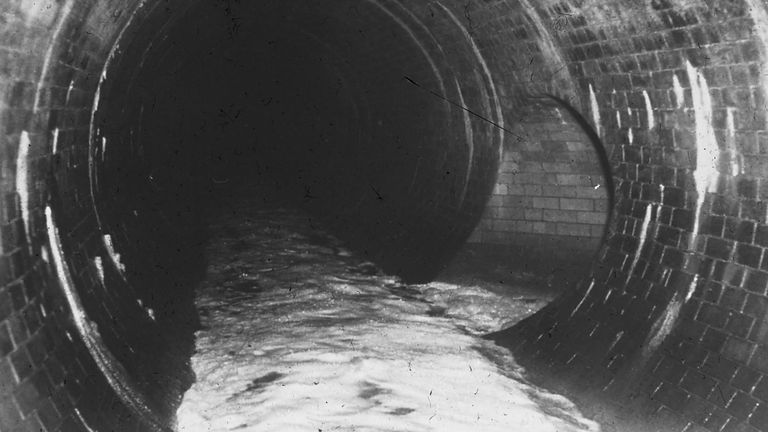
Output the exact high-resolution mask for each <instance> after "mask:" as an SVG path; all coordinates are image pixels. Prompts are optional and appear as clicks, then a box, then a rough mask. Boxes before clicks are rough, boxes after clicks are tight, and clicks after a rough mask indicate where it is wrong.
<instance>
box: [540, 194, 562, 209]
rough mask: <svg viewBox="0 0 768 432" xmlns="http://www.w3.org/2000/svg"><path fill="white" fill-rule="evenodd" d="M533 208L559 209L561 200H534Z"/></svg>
mask: <svg viewBox="0 0 768 432" xmlns="http://www.w3.org/2000/svg"><path fill="white" fill-rule="evenodd" d="M533 207H535V208H539V209H559V208H560V200H559V199H558V198H543V197H542V198H539V197H534V198H533Z"/></svg>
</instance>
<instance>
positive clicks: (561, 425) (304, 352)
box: [178, 200, 600, 432]
mask: <svg viewBox="0 0 768 432" xmlns="http://www.w3.org/2000/svg"><path fill="white" fill-rule="evenodd" d="M210 229H211V233H210V234H211V237H210V238H211V239H212V240H210V242H209V244H208V246H207V250H206V254H207V259H208V270H207V276H206V279H205V280H204V281H203V282H202V283H201V285H200V287H199V289H198V291H197V294H196V305H197V308H198V312H199V314H200V317H201V323H202V329H201V330H200V331H198V332H197V334H196V337H197V341H196V352H195V354H194V355H193V357H192V367H193V369H194V372H195V374H196V376H197V381H196V382H195V384H194V385H193V386H192V388H191V389H190V390H189V391H188V392H187V393H186V395H185V396H184V399H183V401H182V404H181V407H180V409H179V411H178V430H180V431H190V432H191V431H228V430H237V431H243V430H249V431H257V430H264V431H275V430H280V431H289V430H302V431H308V430H312V431H335V430H343V431H353V430H354V431H426V430H439V431H469V430H478V431H494V430H498V431H508V430H526V431H553V432H554V431H559V432H565V431H599V430H600V427H599V425H597V424H596V423H595V422H593V421H591V420H589V419H587V418H585V417H583V416H582V415H581V413H580V412H579V411H578V409H577V408H576V407H575V405H574V404H573V403H572V402H571V401H569V400H568V399H567V398H565V397H563V396H561V395H557V394H553V393H550V392H548V391H546V390H544V389H542V388H538V387H536V386H534V385H532V384H531V383H529V382H528V381H527V380H526V379H525V371H524V370H523V369H522V368H521V367H520V366H518V365H517V364H515V363H514V360H513V359H511V356H510V355H509V352H508V351H506V350H505V349H503V348H500V347H498V346H496V345H494V344H493V343H492V342H490V341H485V340H483V339H481V336H482V335H483V334H486V333H488V332H491V331H495V330H499V329H501V328H506V327H508V326H510V325H513V324H514V323H515V322H517V321H519V320H521V319H523V318H525V317H526V316H528V315H530V314H532V313H533V312H535V311H536V310H538V309H539V308H541V307H542V306H543V305H544V304H546V303H547V302H548V301H549V300H551V297H552V295H553V291H552V290H551V289H549V290H547V289H541V285H542V284H545V280H543V279H541V278H537V277H535V276H533V275H532V274H529V273H523V272H520V273H518V274H516V275H513V274H509V273H508V272H507V273H506V274H505V276H504V277H505V280H500V279H499V275H500V274H504V272H501V273H499V272H498V271H496V272H495V273H494V270H498V269H494V268H491V267H493V266H490V267H489V268H488V269H486V270H487V271H485V274H486V276H489V277H486V278H481V277H478V275H477V274H474V275H468V274H467V273H466V272H456V271H454V272H451V271H448V272H446V273H445V275H446V276H445V277H444V278H442V279H440V280H438V281H436V282H432V283H429V284H424V285H405V284H402V283H400V282H399V281H398V279H397V278H395V277H392V276H388V275H385V274H383V273H382V272H381V271H380V270H379V269H378V268H377V267H376V266H375V265H374V264H372V263H370V262H367V261H365V260H364V259H362V258H360V257H358V256H357V255H356V254H355V253H353V252H352V251H350V250H347V249H346V248H345V247H344V246H343V245H342V243H341V242H340V241H339V240H337V239H336V238H334V237H333V236H331V235H330V234H328V233H327V232H325V231H323V230H322V229H321V228H320V227H319V226H318V225H317V222H316V221H314V220H313V219H312V218H310V217H308V216H307V215H305V214H303V213H301V212H300V211H294V210H286V209H281V208H266V207H264V205H263V203H260V202H257V200H253V201H252V202H248V203H244V202H239V203H237V204H236V205H227V206H224V207H222V209H221V210H220V211H219V212H218V213H217V214H216V215H215V216H214V217H213V218H212V221H211V228H210ZM473 255H475V254H474V253H470V254H469V255H467V256H473ZM460 261H463V262H465V263H466V261H467V260H466V259H460ZM460 267H461V265H454V266H453V268H460ZM462 275H463V276H462Z"/></svg>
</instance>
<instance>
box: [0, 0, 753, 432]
mask: <svg viewBox="0 0 768 432" xmlns="http://www.w3.org/2000/svg"><path fill="white" fill-rule="evenodd" d="M138 3H139V2H133V1H131V2H126V1H100V2H96V1H90V0H68V1H64V2H52V1H51V2H39V3H30V2H27V1H11V2H5V4H3V5H2V6H0V7H1V8H3V10H2V11H3V12H4V14H3V19H4V20H5V22H4V24H3V26H2V46H1V47H0V55H1V56H2V60H3V61H2V62H0V65H2V66H0V82H2V84H3V86H2V88H1V89H0V100H2V105H0V110H2V123H1V124H0V132H1V133H0V136H1V137H2V140H3V143H2V146H0V163H1V165H0V169H1V170H2V171H0V188H2V206H1V207H2V213H0V217H1V218H2V220H0V224H1V225H2V229H0V236H1V237H0V240H1V241H0V245H1V246H2V256H1V257H0V401H2V402H0V431H5V430H47V431H52V430H86V429H87V428H88V427H92V428H93V429H95V430H112V429H117V430H124V429H128V428H130V429H140V430H162V429H163V428H166V427H167V426H168V424H169V423H168V422H167V421H163V420H158V419H157V418H154V419H153V417H152V416H151V415H149V416H148V415H146V414H148V413H149V414H152V413H157V412H160V413H162V412H163V409H164V408H163V407H171V406H172V405H173V404H172V400H171V401H168V400H166V399H173V396H172V395H169V394H152V391H151V390H148V388H150V387H151V384H153V383H156V382H153V381H148V380H147V374H149V373H151V372H152V370H148V369H145V368H144V367H143V366H144V365H145V364H146V363H147V362H146V359H142V358H141V357H142V356H146V353H147V352H153V350H147V349H146V346H145V345H143V343H144V342H145V340H144V339H142V338H141V335H142V334H147V335H150V334H154V335H157V334H165V333H167V332H166V331H163V330H162V329H163V328H164V327H163V326H162V325H161V324H159V323H157V322H156V321H154V320H153V319H152V317H151V315H150V314H148V311H147V310H146V309H145V307H144V306H142V304H140V302H136V301H132V300H133V299H134V298H136V296H135V294H134V293H132V292H131V289H130V287H129V286H127V285H125V284H124V281H122V276H121V274H120V271H119V270H120V268H119V265H117V264H119V260H117V261H118V262H115V261H116V260H115V254H114V252H115V251H111V250H110V242H109V241H108V240H107V239H105V238H104V236H103V235H104V234H111V233H104V232H102V231H100V230H99V228H98V226H97V225H98V224H97V221H95V220H94V216H93V215H92V214H91V213H90V212H89V210H88V207H89V206H90V201H89V199H90V198H89V196H88V190H89V187H88V175H87V170H88V168H87V167H88V156H89V149H88V141H89V138H90V136H91V131H90V127H91V124H90V120H91V108H92V107H93V103H94V97H95V89H96V85H97V83H98V78H99V77H101V76H102V71H103V66H104V64H105V62H106V61H107V59H108V58H109V55H110V51H111V48H112V47H113V46H114V42H115V41H116V40H117V39H118V38H119V37H120V32H121V30H122V29H123V28H124V27H125V25H126V24H127V23H128V22H129V20H130V19H131V17H134V18H135V19H136V20H137V22H143V23H144V24H145V26H146V29H153V28H154V29H158V32H160V30H159V29H161V28H162V27H163V26H164V25H165V23H167V22H169V21H170V20H172V19H176V18H178V17H180V16H182V13H181V12H180V11H181V9H183V8H180V7H179V6H178V4H174V3H173V2H171V3H170V4H167V3H166V2H147V3H146V4H145V5H144V8H141V9H134V8H135V7H137V5H138ZM159 4H162V5H163V7H162V8H161V7H157V9H153V7H156V6H157V5H159ZM381 4H386V5H387V7H390V8H392V9H393V10H394V9H397V10H401V9H404V10H405V11H406V12H402V13H401V15H399V18H400V19H401V21H403V20H405V21H403V22H406V27H407V28H410V30H411V31H412V32H414V34H419V35H420V36H419V37H427V38H429V37H430V35H432V36H434V35H439V34H443V33H450V34H453V35H457V34H458V35H463V34H464V32H466V35H468V36H469V38H468V39H462V38H458V37H456V36H454V37H456V40H461V44H459V43H455V44H450V46H446V47H443V48H446V50H445V51H443V52H444V53H445V52H449V53H450V55H446V57H447V59H446V60H445V63H441V66H440V67H441V68H445V69H449V68H450V66H451V65H452V66H453V67H455V68H456V69H459V70H461V71H462V73H463V75H462V74H459V76H462V77H464V78H467V77H471V76H472V75H473V74H474V75H475V76H480V75H482V74H483V73H484V72H487V73H488V76H489V77H491V80H492V83H491V84H492V85H490V86H489V88H490V89H492V90H493V92H490V91H488V90H487V89H483V88H482V87H483V86H482V85H478V84H474V85H473V87H477V88H478V90H477V92H475V93H473V94H474V96H473V97H472V98H468V100H470V101H471V103H472V104H473V105H478V106H480V108H484V109H485V110H484V113H486V114H487V113H493V112H494V108H493V107H492V106H490V103H488V105H489V106H486V107H482V105H483V104H484V103H487V101H488V100H492V99H494V97H493V96H494V95H493V94H491V93H494V94H496V95H497V96H498V100H499V101H500V103H501V110H502V114H503V117H500V118H495V119H491V120H493V121H495V122H497V123H503V124H499V125H500V126H505V125H515V124H518V123H525V119H524V116H523V115H522V114H521V112H523V111H524V110H520V109H519V108H520V107H525V106H527V105H529V104H530V101H531V98H535V99H536V100H538V99H540V98H541V97H542V96H546V95H551V96H553V97H555V98H557V99H558V100H559V101H561V102H560V103H561V105H562V106H563V107H564V108H565V109H569V110H573V111H575V112H577V113H579V114H580V115H581V116H582V117H584V118H586V119H587V120H588V121H589V123H590V127H589V129H590V130H592V131H594V133H595V134H596V137H597V139H598V141H599V142H601V143H602V144H603V146H604V147H605V148H608V149H611V152H610V155H611V160H610V162H611V168H612V173H613V180H614V182H615V186H616V187H615V191H616V205H615V206H614V207H613V208H611V209H609V210H608V213H609V214H610V215H612V218H611V222H610V225H609V227H610V235H609V236H608V238H607V241H606V243H605V244H604V245H603V246H602V248H601V250H600V253H599V258H598V259H597V260H596V261H595V262H594V263H593V266H592V271H591V275H590V277H588V278H587V279H586V280H584V281H583V283H582V284H581V285H580V287H579V289H577V290H575V291H574V292H570V293H567V294H566V295H565V296H563V297H561V298H559V299H557V300H556V301H554V302H553V303H552V304H551V305H549V306H548V307H547V308H545V309H544V310H542V311H541V312H539V313H538V314H536V315H534V316H533V317H531V318H530V319H528V320H526V321H524V322H523V323H521V324H520V325H518V326H517V327H515V328H512V329H510V330H508V331H505V332H503V333H499V334H496V335H494V336H493V337H494V338H495V339H496V340H497V341H498V342H499V343H501V344H504V345H506V346H509V347H510V348H511V349H512V350H513V352H514V354H515V356H516V358H517V359H518V360H519V361H520V362H521V363H523V364H524V365H526V366H529V367H530V369H531V370H534V371H538V372H540V376H539V379H541V380H543V381H544V382H547V383H548V384H550V385H552V386H554V387H558V388H562V389H563V390H564V391H568V392H574V393H575V394H577V395H578V400H580V401H582V402H584V403H585V406H586V407H587V408H588V409H590V410H591V411H590V412H591V413H592V414H594V415H595V416H598V417H599V416H600V415H601V412H602V411H604V410H610V412H611V413H612V414H615V415H618V420H617V421H618V422H619V423H618V426H617V428H618V429H619V430H663V431H667V430H676V431H692V430H708V431H718V432H720V431H731V430H733V431H766V430H768V321H766V311H768V297H767V296H766V294H767V293H768V272H766V271H768V265H766V263H768V254H766V253H765V248H766V247H768V240H766V232H767V231H768V224H767V222H768V221H767V220H766V217H767V216H766V213H767V211H766V206H765V199H766V196H767V195H766V190H768V189H766V184H768V179H767V178H766V172H767V171H766V165H765V163H766V162H765V160H764V159H765V158H766V156H765V155H766V146H765V140H766V123H765V119H766V118H765V109H764V108H765V92H766V81H765V79H766V78H765V76H766V73H767V72H766V71H765V70H764V66H763V64H764V62H765V59H766V55H768V54H766V42H768V12H767V11H766V5H765V3H764V2H760V1H758V0H722V1H714V0H649V1H643V2H636V1H630V0H613V1H597V0H563V1H555V0H546V1H539V2H535V4H533V2H529V1H528V0H494V1H486V2H469V3H467V4H460V3H459V2H454V1H444V2H431V3H429V4H428V5H424V4H423V3H422V2H416V1H406V0H403V1H401V2H389V1H387V2H384V1H382V2H381ZM399 5H403V6H405V7H404V8H400V9H398V8H399V7H400V6H399ZM49 6H50V7H49ZM166 6H167V7H168V9H165V7H166ZM134 10H137V12H136V14H134V13H133V11H134ZM153 10H154V11H155V12H152V11H153ZM174 10H176V11H177V12H174ZM160 11H164V12H165V11H168V12H171V13H167V14H163V13H159V12H160ZM405 18H407V20H406V19H405ZM153 23H154V24H153ZM457 26H458V27H457ZM457 28H458V29H461V30H457ZM451 29H453V30H451ZM128 37H131V36H130V35H129V36H128ZM133 37H135V36H133ZM424 40H427V39H424ZM447 48H451V49H452V50H448V49H447ZM428 50H432V51H433V52H435V53H436V52H438V51H440V50H439V48H438V47H436V46H433V47H431V48H429V49H428ZM444 55H445V54H444ZM469 58H472V61H469V60H467V59H469ZM477 59H482V61H480V60H477ZM464 78H463V79H464ZM467 80H468V78H467ZM484 81H487V79H485V78H483V79H479V80H477V81H476V82H479V83H482V82H484ZM406 84H407V83H406ZM483 91H486V92H487V93H486V94H485V96H486V97H485V98H482V97H478V96H477V95H480V94H482V92H483ZM460 96H462V95H461V94H460V92H458V93H457V92H454V93H453V94H452V98H455V99H457V100H458V99H460ZM451 115H452V116H455V118H456V119H457V120H458V121H465V118H463V117H462V115H461V112H460V111H452V114H451ZM471 121H475V122H479V120H477V119H476V118H474V119H473V120H471ZM483 124H485V123H483ZM478 127H479V126H477V125H476V126H475V128H478ZM505 127H506V126H505ZM453 132H455V135H456V136H459V137H461V140H464V141H467V140H468V134H467V131H466V130H465V129H461V128H458V129H456V130H455V131H453ZM587 133H589V130H587ZM485 134H486V135H487V131H486V132H485ZM504 138H505V142H504V143H503V144H504V148H515V147H516V146H519V143H516V141H515V139H516V138H515V137H514V135H512V134H509V133H508V134H505V135H504ZM469 160H470V163H480V162H481V161H484V163H485V164H487V166H484V167H481V168H484V169H485V171H486V172H493V173H495V172H496V168H497V166H496V165H495V164H494V160H493V159H492V158H490V157H489V158H485V159H472V158H470V159H469ZM424 163H425V164H427V165H428V164H429V161H425V162H424ZM427 181H428V179H425V183H426V182H427ZM432 181H434V183H435V184H439V179H432ZM481 183H482V182H481ZM53 186H56V187H57V191H52V190H51V188H52V187H53ZM420 186H421V185H416V186H415V187H414V190H417V189H418V188H419V187H420ZM481 189H482V186H478V187H476V188H475V190H476V191H478V193H480V192H481ZM487 192H488V193H489V192H490V190H488V191H487ZM50 197H56V199H57V200H58V202H56V203H53V202H51V198H50ZM52 206H55V207H56V208H57V209H58V211H57V213H56V219H53V218H52V217H51V212H50V211H48V212H46V209H47V208H52ZM470 219H471V218H470ZM468 220H469V219H468ZM468 220H462V221H460V224H461V225H466V224H467V221H468ZM56 226H59V227H66V229H64V228H62V229H61V230H58V231H57V230H56V229H54V228H55V227H56ZM57 246H58V247H59V248H58V249H59V250H57ZM60 251H62V252H63V255H59V254H57V252H60ZM60 256H63V257H65V259H66V261H67V262H68V263H69V264H70V268H72V269H74V270H75V271H73V272H72V274H69V275H67V274H66V272H63V271H62V268H63V266H62V265H61V264H62V263H61V262H60V261H59V260H58V257H60ZM97 258H98V259H97ZM99 263H102V265H100V264H99ZM102 271H103V272H104V273H103V274H102ZM104 281H108V282H104ZM121 284H122V285H121ZM68 285H70V288H71V287H72V286H74V287H75V288H76V289H75V291H74V292H76V293H78V294H79V296H80V297H81V300H82V302H83V304H84V307H85V308H86V309H87V310H88V311H89V313H90V318H89V319H92V320H94V321H97V322H99V323H100V324H101V325H100V326H99V327H98V329H96V328H94V327H93V326H92V324H91V323H90V322H89V321H88V320H84V319H82V318H83V317H82V316H79V315H78V314H77V313H75V314H73V313H72V296H71V295H69V296H68V295H67V293H70V294H71V292H73V291H67V290H66V288H67V286H68ZM104 286H108V287H112V289H104V288H103V287H104ZM106 323H112V324H106ZM128 325H130V326H138V327H139V328H145V329H146V331H145V332H137V333H133V334H131V333H129V332H126V331H125V327H126V326H128ZM164 337H166V338H167V337H170V336H169V335H166V336H164ZM99 339H101V342H102V345H103V346H105V347H106V351H98V350H96V351H94V349H93V343H94V341H98V340H99ZM164 343H165V340H164V339H163V337H160V338H159V339H156V340H155V339H154V337H153V339H151V342H150V345H152V344H155V345H156V346H158V347H159V346H163V344H164ZM133 347H135V348H138V349H131V348H133ZM134 351H136V352H134ZM161 351H162V350H161ZM105 362H106V363H107V365H106V366H107V367H106V369H105ZM110 364H111V366H110ZM105 370H106V372H105ZM126 376H127V377H128V378H129V379H127V381H126V382H133V383H134V384H132V385H131V386H129V388H121V387H120V386H116V385H115V383H114V379H115V378H116V377H117V378H120V377H123V378H125V377H126ZM111 380H112V381H111ZM121 391H122V393H121ZM606 401H610V402H606ZM142 402H146V403H148V404H149V405H151V407H148V406H143V405H142ZM166 409H169V408H166ZM161 416H162V415H161ZM614 420H615V419H614ZM614 420H612V421H614ZM126 425H128V426H126ZM607 427H610V425H607Z"/></svg>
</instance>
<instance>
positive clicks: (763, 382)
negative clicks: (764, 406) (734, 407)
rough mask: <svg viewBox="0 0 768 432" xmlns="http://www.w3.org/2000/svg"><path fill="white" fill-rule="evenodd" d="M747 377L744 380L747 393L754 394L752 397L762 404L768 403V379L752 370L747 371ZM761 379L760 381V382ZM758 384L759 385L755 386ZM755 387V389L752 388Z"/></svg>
mask: <svg viewBox="0 0 768 432" xmlns="http://www.w3.org/2000/svg"><path fill="white" fill-rule="evenodd" d="M746 370H747V372H745V376H744V378H743V379H742V381H743V382H744V385H745V387H748V388H747V389H745V390H744V391H745V392H750V391H751V392H752V395H753V396H755V397H756V398H758V399H759V400H760V401H761V402H762V403H768V377H766V376H765V375H762V376H761V374H759V373H758V372H756V371H753V370H752V369H746ZM758 378H759V381H758ZM755 383H757V384H755ZM753 386H754V389H752V387H753Z"/></svg>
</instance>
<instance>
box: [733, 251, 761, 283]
mask: <svg viewBox="0 0 768 432" xmlns="http://www.w3.org/2000/svg"><path fill="white" fill-rule="evenodd" d="M762 253H763V249H762V248H759V247H756V246H751V245H748V244H744V243H739V244H737V246H736V254H735V256H734V258H735V259H736V262H738V263H739V264H743V265H746V266H749V267H759V266H760V258H761V257H762ZM751 291H753V290H751Z"/></svg>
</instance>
